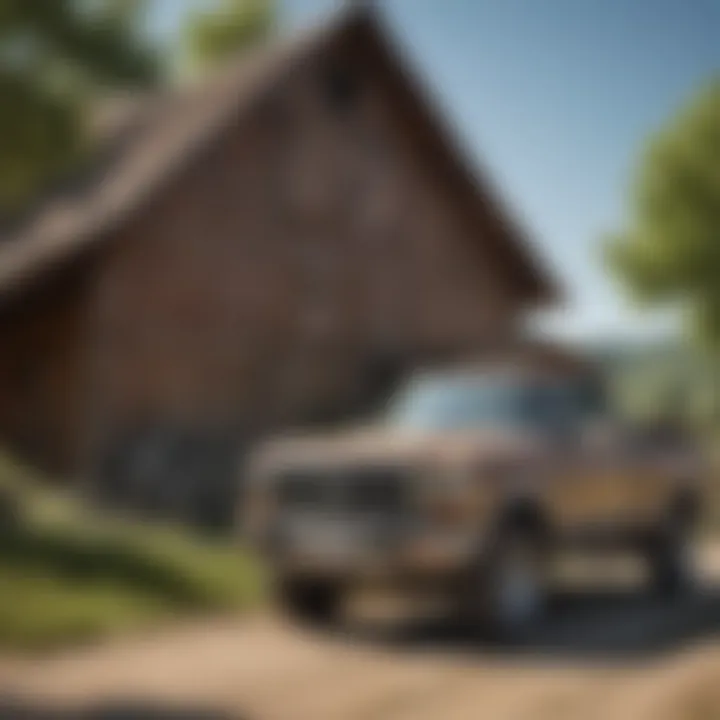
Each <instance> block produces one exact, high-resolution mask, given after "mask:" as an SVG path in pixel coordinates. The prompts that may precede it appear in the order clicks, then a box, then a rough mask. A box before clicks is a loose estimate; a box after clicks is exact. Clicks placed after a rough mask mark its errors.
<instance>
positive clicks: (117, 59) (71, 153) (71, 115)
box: [0, 0, 155, 215]
mask: <svg viewBox="0 0 720 720" xmlns="http://www.w3.org/2000/svg"><path fill="white" fill-rule="evenodd" d="M142 9H143V8H142V2H141V1H140V0H51V1H49V0H0V108H1V109H2V111H1V112H0V215H5V214H7V213H10V212H12V211H14V210H16V209H18V208H19V207H22V205H23V204H24V203H26V202H27V201H28V199H29V198H31V197H32V196H33V194H35V193H36V192H38V191H39V190H40V189H41V188H42V187H43V186H44V184H45V183H46V182H47V181H48V180H50V179H52V178H53V177H54V176H55V175H56V174H57V173H58V172H59V171H61V170H62V169H64V168H66V167H67V166H68V164H69V163H71V162H72V161H73V159H74V158H76V157H77V155H78V153H79V152H80V148H81V145H82V139H83V126H82V125H83V117H84V114H83V110H84V108H85V107H86V103H87V102H89V101H90V100H91V99H92V98H93V97H94V94H95V92H96V91H97V90H98V89H99V88H101V87H104V86H117V85H136V84H138V83H147V82H149V81H151V80H152V79H153V78H154V76H155V62H154V57H153V54H152V53H151V51H150V50H149V48H148V47H147V46H146V45H145V44H144V43H143V41H142V39H141V34H140V32H139V29H138V27H139V19H140V14H141V11H142Z"/></svg>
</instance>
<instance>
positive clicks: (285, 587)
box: [276, 578, 342, 625]
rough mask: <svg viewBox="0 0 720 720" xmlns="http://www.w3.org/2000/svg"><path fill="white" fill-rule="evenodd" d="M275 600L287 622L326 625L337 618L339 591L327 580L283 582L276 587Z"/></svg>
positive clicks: (334, 584)
mask: <svg viewBox="0 0 720 720" xmlns="http://www.w3.org/2000/svg"><path fill="white" fill-rule="evenodd" d="M276 599H277V602H278V604H279V606H280V608H281V609H282V611H283V612H284V613H285V614H287V615H288V616H290V617H291V618H293V619H295V620H298V621H300V622H303V623H308V624H312V625H328V624H330V623H331V622H332V621H333V620H334V619H335V618H336V616H337V613H338V610H339V608H340V603H341V601H342V589H341V587H340V585H339V584H338V583H336V582H332V581H329V580H316V579H305V578H303V579H298V578H283V579H281V580H280V582H279V583H278V587H277V592H276Z"/></svg>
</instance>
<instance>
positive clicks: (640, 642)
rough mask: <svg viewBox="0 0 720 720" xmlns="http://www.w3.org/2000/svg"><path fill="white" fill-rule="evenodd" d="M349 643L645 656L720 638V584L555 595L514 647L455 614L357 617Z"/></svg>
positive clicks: (342, 634) (589, 657)
mask: <svg viewBox="0 0 720 720" xmlns="http://www.w3.org/2000/svg"><path fill="white" fill-rule="evenodd" d="M335 634H336V636H337V637H338V639H341V640H351V641H353V642H361V643H370V644H375V645H377V644H381V645H383V646H386V647H388V648H389V649H392V650H397V651H412V652H422V651H433V652H447V653H464V654H472V653H475V654H478V655H483V656H487V655H499V656H502V655H507V656H510V657H528V658H535V659H538V658H539V657H544V658H547V659H551V660H552V659H557V660H561V661H567V660H572V661H603V660H609V661H613V660H617V661H623V660H637V659H642V658H643V657H648V656H652V655H657V654H662V653H667V652H672V651H674V650H679V649H682V648H683V647H686V646H688V645H691V644H693V643H696V642H700V641H704V640H710V639H713V638H716V639H718V640H720V586H712V587H705V588H703V589H702V590H697V591H696V592H694V593H692V594H688V595H687V596H685V597H682V598H674V599H667V598H666V599H663V598H658V597H656V596H653V595H652V594H650V593H648V592H644V591H642V590H618V591H607V590H606V589H605V590H603V589H599V590H593V589H588V590H583V592H574V593H568V592H566V593H561V594H558V595H556V596H555V597H553V598H552V601H551V604H550V608H549V613H548V617H547V618H546V619H544V620H543V622H542V623H540V624H538V626H537V627H534V628H532V629H531V630H529V631H528V633H527V635H526V636H525V637H524V639H523V640H522V642H515V643H513V644H509V643H503V642H498V641H491V640H479V639H477V638H474V637H472V636H471V635H470V634H469V633H468V632H467V630H466V629H463V628H461V627H458V626H457V624H454V623H452V622H451V621H449V620H448V619H447V616H445V617H442V616H436V617H433V618H427V617H426V618H419V619H418V618H414V619H413V620H411V621H408V622H405V623H397V624H393V625H390V626H388V625H380V626H377V625H374V624H372V623H369V622H358V621H354V622H349V623H348V624H346V625H344V626H343V627H342V628H341V629H338V630H337V631H336V633H335Z"/></svg>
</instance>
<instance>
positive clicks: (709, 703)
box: [0, 552, 720, 720]
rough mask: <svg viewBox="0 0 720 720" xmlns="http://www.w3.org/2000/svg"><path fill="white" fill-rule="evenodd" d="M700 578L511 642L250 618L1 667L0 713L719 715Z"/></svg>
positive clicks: (584, 598)
mask: <svg viewBox="0 0 720 720" xmlns="http://www.w3.org/2000/svg"><path fill="white" fill-rule="evenodd" d="M713 555H714V556H715V557H716V558H720V553H718V552H714V553H713ZM716 564H717V563H716ZM707 576H708V577H707V581H706V584H705V586H704V587H703V588H702V589H701V590H700V591H698V592H697V593H696V594H695V595H694V596H693V597H689V598H687V599H686V600H684V601H682V602H680V603H675V604H672V603H667V602H662V601H658V600H654V599H652V598H650V597H649V596H647V595H646V594H644V593H643V592H642V591H641V590H637V589H635V590H623V591H615V592H614V593H609V592H607V591H605V592H604V593H600V592H592V591H590V590H585V591H583V592H582V593H575V594H567V593H566V594H565V595H562V596H558V597H557V598H556V600H555V604H554V612H553V616H552V618H551V620H550V621H549V622H548V623H547V624H546V625H545V626H544V627H543V628H541V629H539V630H538V631H537V633H536V635H535V636H534V637H533V638H531V640H530V641H529V642H528V643H527V644H526V645H524V646H523V647H522V648H520V647H516V648H510V647H500V646H495V647H492V646H487V645H486V646H477V645H472V644H469V643H468V642H467V641H465V640H464V639H463V637H462V636H461V635H460V634H459V633H457V632H456V631H453V630H452V629H451V628H450V627H449V626H448V625H447V623H443V622H442V621H439V620H436V621H431V620H427V619H426V620H417V619H415V620H413V621H412V622H409V623H407V624H404V625H403V624H397V623H395V624H392V625H390V626H387V625H383V624H380V625H378V624H372V623H367V621H366V622H364V623H358V622H357V621H356V623H355V624H354V625H353V624H350V625H348V626H347V627H345V629H343V630H342V631H338V632H336V633H335V634H324V635H318V634H310V633H306V632H302V631H299V630H298V629H296V628H292V627H289V626H287V625H286V624H284V623H283V622H282V621H280V620H278V619H276V618H272V617H253V618H249V619H247V620H245V621H242V622H237V621H234V622H230V621H226V622H222V621H218V622H215V623H213V624H204V625H202V626H195V627H189V628H185V629H182V630H175V631H173V632H172V633H167V634H164V635H163V634H159V635H156V636H154V637H152V638H146V639H143V640H135V641H124V642H122V643H115V644H111V645H108V646H105V647H102V648H94V649H88V650H84V651H81V652H78V651H76V652H73V653H69V654H66V655H61V656H57V657H54V658H48V659H44V660H42V661H39V660H33V661H29V660H24V661H21V660H10V659H8V660H6V661H4V662H0V688H1V689H2V698H3V700H2V701H0V718H3V719H4V718H14V717H18V718H23V719H25V718H27V719H28V720H56V719H57V718H63V720H65V719H68V720H69V719H70V718H82V717H88V718H98V719H99V718H102V719H103V720H124V719H126V718H134V719H136V720H140V719H143V718H157V719H158V720H159V719H161V718H162V719H163V720H179V719H185V718H187V719H188V720H189V719H193V720H226V719H227V720H229V719H230V718H240V719H241V720H242V718H246V719H247V720H270V719H278V720H295V719H298V720H304V719H308V720H323V719H329V718H333V719H341V720H385V719H388V720H390V719H392V720H401V719H402V720H405V719H407V720H409V719H411V718H412V719H413V720H422V719H426V718H427V719H430V718H433V719H438V718H439V719H442V720H453V719H455V718H463V719H466V718H467V719H472V720H475V719H477V718H491V719H492V720H496V719H497V720H503V719H505V718H513V719H528V720H534V719H538V720H541V719H547V720H567V719H570V718H572V719H575V718H582V720H595V719H597V718H609V719H613V720H622V719H623V718H628V719H629V720H671V719H678V718H683V719H684V720H715V719H716V718H717V719H720V584H717V585H716V584H715V583H716V582H717V580H720V573H716V572H715V573H713V572H708V573H707ZM43 708H45V709H43ZM48 708H52V709H53V710H52V711H51V710H49V709H48ZM56 708H63V709H64V710H62V711H59V710H57V709H56ZM86 708H90V709H91V710H89V711H87V714H85V712H86V710H85V709H86ZM21 712H22V713H24V714H21Z"/></svg>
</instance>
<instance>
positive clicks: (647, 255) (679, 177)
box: [607, 78, 720, 419]
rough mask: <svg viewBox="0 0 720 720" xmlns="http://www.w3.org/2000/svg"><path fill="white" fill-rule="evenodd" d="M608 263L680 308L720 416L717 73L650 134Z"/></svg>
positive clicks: (640, 290)
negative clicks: (708, 369) (707, 368)
mask: <svg viewBox="0 0 720 720" xmlns="http://www.w3.org/2000/svg"><path fill="white" fill-rule="evenodd" d="M607 251H608V259H609V261H610V266H611V268H612V269H613V270H614V271H615V273H616V274H617V276H618V277H619V278H620V280H621V281H622V282H623V284H624V285H625V286H626V288H628V289H629V290H630V292H631V294H632V295H633V296H634V297H635V298H636V299H637V300H639V301H641V302H642V303H645V304H654V305H664V306H669V307H676V308H679V309H680V311H681V313H682V314H683V316H684V318H685V320H686V323H687V326H688V328H689V329H690V330H691V334H692V336H693V337H694V339H695V340H696V342H697V343H698V344H699V346H700V347H701V348H702V349H703V350H704V351H705V353H706V355H707V357H708V358H709V359H710V361H711V363H710V364H711V365H712V366H714V372H713V373H712V375H713V377H714V386H715V387H714V389H713V391H712V392H710V393H706V394H708V395H709V396H710V397H714V401H713V403H712V404H713V405H714V411H713V412H712V414H713V415H714V416H715V418H716V419H717V418H718V416H719V415H720V382H719V380H720V367H719V362H718V361H719V360H720V78H717V79H715V80H714V81H712V82H711V83H709V84H708V86H707V87H705V88H703V90H702V91H701V92H700V93H698V95H697V97H695V98H694V99H693V100H692V102H690V103H689V104H688V105H687V106H686V107H684V108H683V109H682V110H681V111H680V112H679V113H678V114H677V116H676V117H674V118H672V119H671V120H670V122H669V123H668V124H667V126H666V127H664V128H663V129H661V130H660V131H659V132H658V133H657V135H656V136H655V137H653V138H652V139H651V142H650V143H649V145H648V148H647V150H646V152H645V155H644V157H643V158H642V161H641V163H640V166H639V171H638V174H637V178H636V182H635V185H634V187H633V190H632V193H631V203H630V217H629V219H628V223H627V227H626V229H625V231H624V232H622V233H621V234H619V235H617V236H615V237H613V238H610V240H609V241H608V245H607Z"/></svg>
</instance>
